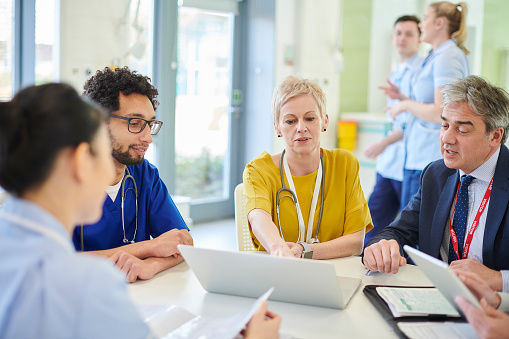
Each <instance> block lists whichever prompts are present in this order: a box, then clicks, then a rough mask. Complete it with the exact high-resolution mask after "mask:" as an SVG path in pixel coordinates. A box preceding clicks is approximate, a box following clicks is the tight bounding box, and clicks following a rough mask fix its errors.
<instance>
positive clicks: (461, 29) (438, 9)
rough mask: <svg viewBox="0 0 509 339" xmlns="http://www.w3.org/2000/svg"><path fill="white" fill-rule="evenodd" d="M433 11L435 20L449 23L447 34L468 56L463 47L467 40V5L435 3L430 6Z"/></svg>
mask: <svg viewBox="0 0 509 339" xmlns="http://www.w3.org/2000/svg"><path fill="white" fill-rule="evenodd" d="M430 7H432V8H433V9H434V10H435V15H436V17H437V18H440V17H444V18H446V19H447V21H448V23H449V34H450V36H451V38H452V39H454V41H456V43H457V44H458V47H459V48H461V50H462V51H463V52H464V53H465V54H467V55H468V53H470V52H469V51H468V49H466V47H465V46H464V45H463V43H464V42H465V40H466V39H467V4H466V3H465V2H459V3H458V4H453V3H451V2H448V1H441V2H435V3H432V4H431V5H430Z"/></svg>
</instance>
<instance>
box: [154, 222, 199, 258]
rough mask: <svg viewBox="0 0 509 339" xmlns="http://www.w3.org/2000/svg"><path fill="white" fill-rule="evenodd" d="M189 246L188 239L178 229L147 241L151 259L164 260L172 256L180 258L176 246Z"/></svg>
mask: <svg viewBox="0 0 509 339" xmlns="http://www.w3.org/2000/svg"><path fill="white" fill-rule="evenodd" d="M180 244H182V245H190V244H191V243H190V241H189V239H188V238H187V237H186V236H185V235H184V234H183V233H182V232H181V231H180V230H178V229H172V230H170V231H168V232H165V233H163V234H161V235H160V236H158V237H157V238H154V239H152V240H149V246H151V249H150V252H151V254H152V256H153V257H158V258H164V257H171V256H173V255H177V256H180V252H179V250H178V248H177V245H180Z"/></svg>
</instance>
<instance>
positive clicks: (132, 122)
mask: <svg viewBox="0 0 509 339" xmlns="http://www.w3.org/2000/svg"><path fill="white" fill-rule="evenodd" d="M110 117H113V118H117V119H122V120H127V129H128V130H129V132H131V133H141V132H142V131H143V130H144V129H145V126H147V124H148V125H149V127H150V134H152V135H156V134H157V133H158V132H159V130H160V129H161V126H162V125H163V122H162V121H159V120H145V119H141V118H126V117H121V116H120V115H115V114H110Z"/></svg>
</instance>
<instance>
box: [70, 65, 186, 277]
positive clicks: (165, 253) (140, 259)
mask: <svg viewBox="0 0 509 339" xmlns="http://www.w3.org/2000/svg"><path fill="white" fill-rule="evenodd" d="M83 94H84V96H87V97H89V98H90V99H92V100H93V101H95V102H97V103H98V104H100V105H101V106H103V107H104V108H105V109H106V110H107V111H108V112H109V113H110V119H109V122H108V130H109V133H110V138H111V143H112V156H113V162H114V164H115V170H116V176H115V180H114V181H113V182H112V183H111V186H110V187H108V189H107V192H106V193H107V195H106V196H105V198H106V200H105V202H104V205H103V216H102V218H101V220H100V221H99V222H97V223H96V224H93V225H87V226H85V227H77V228H76V229H75V231H74V235H73V242H74V245H75V247H76V249H77V250H81V251H87V252H88V251H90V253H92V254H96V255H100V256H105V257H108V258H110V260H112V261H113V262H115V263H116V265H117V267H118V268H119V269H121V270H122V271H123V272H124V273H125V274H126V279H127V281H129V282H134V281H136V280H137V279H142V280H146V279H150V278H152V277H153V276H154V275H155V274H156V273H158V272H161V271H163V270H165V269H167V268H169V267H172V266H174V265H176V264H178V263H180V262H181V261H182V260H183V259H182V257H181V256H180V253H179V251H178V249H177V245H178V244H186V245H192V243H193V239H192V237H191V235H190V234H189V229H188V228H187V226H186V224H185V222H184V220H183V219H182V216H181V215H180V213H179V211H178V210H177V208H176V206H175V204H174V202H173V200H172V199H171V197H170V195H169V193H168V190H167V188H166V186H165V184H164V183H163V181H162V180H161V178H160V177H159V172H158V171H157V169H156V168H155V167H154V166H153V165H152V164H150V163H149V162H148V161H147V160H145V158H144V156H145V153H146V152H147V150H148V147H149V145H150V144H151V143H152V135H155V134H157V133H158V132H159V129H160V128H161V126H162V124H163V123H162V122H161V121H158V120H156V115H155V111H156V109H157V106H158V105H159V102H158V101H157V100H156V99H155V98H156V96H157V95H158V91H157V89H156V88H155V87H154V86H153V85H152V84H151V83H150V78H148V77H146V76H143V75H141V74H138V73H137V72H136V71H131V70H129V68H127V67H123V68H114V69H110V68H107V67H106V68H104V69H103V70H98V71H97V72H96V74H95V75H94V76H92V77H91V78H90V79H89V80H87V82H86V83H85V86H84V93H83ZM131 178H132V179H131Z"/></svg>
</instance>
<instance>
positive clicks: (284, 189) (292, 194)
mask: <svg viewBox="0 0 509 339" xmlns="http://www.w3.org/2000/svg"><path fill="white" fill-rule="evenodd" d="M284 156H285V150H283V152H282V153H281V157H280V158H279V173H280V175H281V188H280V189H279V190H278V191H277V193H276V214H277V224H278V227H279V233H280V234H281V238H282V239H283V241H285V237H284V236H283V229H282V228H281V221H280V219H279V206H280V204H281V200H283V198H284V197H289V198H291V199H292V201H293V204H294V206H295V211H296V213H297V218H298V219H299V237H298V239H297V242H299V241H301V233H303V232H304V230H302V232H301V225H303V224H304V221H303V220H302V213H301V212H300V206H299V200H298V199H297V194H296V193H295V192H294V191H293V190H292V189H291V188H288V187H286V186H285V178H284V176H283V167H286V171H287V172H288V181H289V182H290V181H291V183H292V184H293V180H292V178H291V173H290V171H289V167H288V163H287V162H286V161H283V159H284ZM319 172H321V173H322V176H321V179H322V180H321V187H322V189H321V191H322V192H321V197H320V214H319V217H318V225H317V226H316V232H315V236H314V237H312V238H310V239H308V240H307V241H306V242H307V243H309V244H316V243H319V242H320V240H318V232H319V231H320V225H321V223H322V213H323V201H324V191H325V180H324V179H325V168H324V166H323V157H322V155H321V154H320V168H319ZM318 175H319V173H317V180H318ZM292 184H290V186H292ZM284 192H287V193H289V194H290V195H287V194H285V195H282V196H281V197H280V195H281V194H282V193H284ZM315 192H316V187H315ZM314 195H317V194H316V193H315V194H314ZM311 205H312V206H313V204H311ZM311 209H312V210H310V211H309V213H310V221H311V223H310V225H309V224H308V234H310V232H311V230H310V229H309V228H311V229H312V228H313V224H312V220H313V219H314V218H313V216H314V209H313V208H311Z"/></svg>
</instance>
